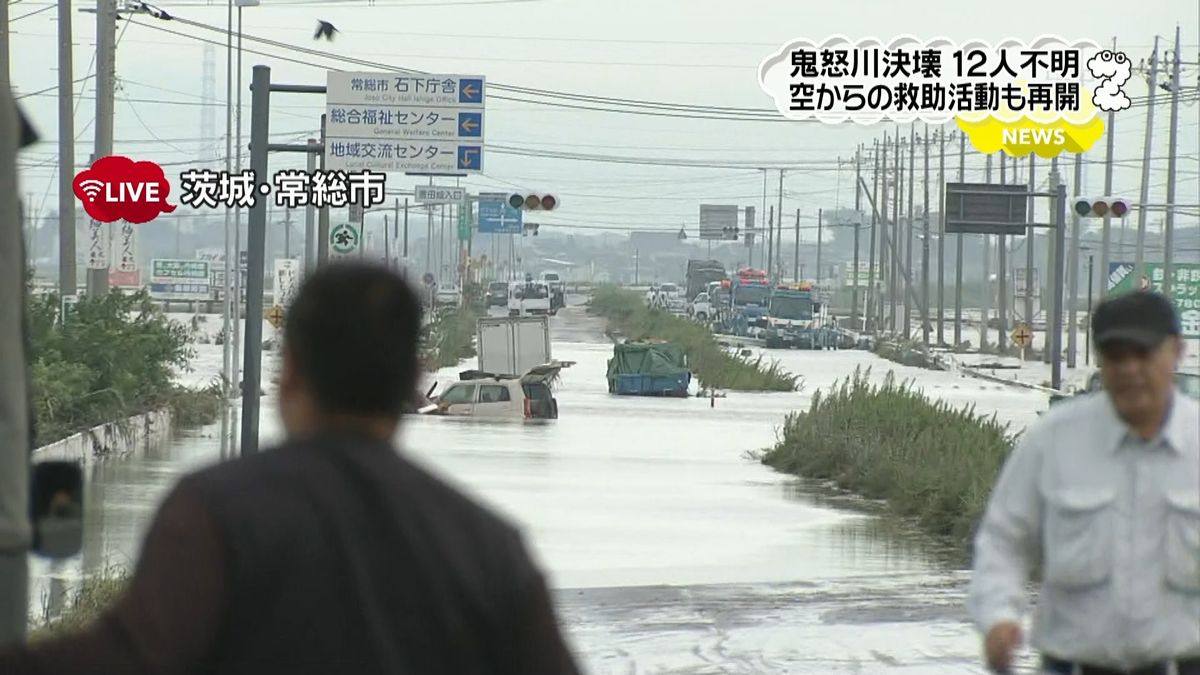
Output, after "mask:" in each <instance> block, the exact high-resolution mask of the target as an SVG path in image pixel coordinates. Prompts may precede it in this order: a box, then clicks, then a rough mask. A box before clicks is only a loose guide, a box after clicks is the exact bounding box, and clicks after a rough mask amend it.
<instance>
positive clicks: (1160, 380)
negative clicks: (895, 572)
mask: <svg viewBox="0 0 1200 675" xmlns="http://www.w3.org/2000/svg"><path fill="white" fill-rule="evenodd" d="M1092 329H1093V333H1094V335H1095V340H1094V342H1095V344H1096V348H1097V351H1098V353H1099V358H1098V363H1099V366H1100V370H1101V373H1102V378H1103V383H1104V391H1101V392H1096V393H1092V394H1087V395H1083V396H1078V397H1075V398H1073V399H1071V400H1068V401H1064V402H1062V403H1061V404H1058V405H1056V406H1055V407H1054V408H1052V409H1051V410H1050V411H1048V412H1047V413H1046V414H1045V415H1044V416H1043V417H1042V418H1041V419H1039V420H1038V421H1037V422H1035V423H1034V424H1032V425H1031V426H1030V427H1029V428H1028V429H1027V430H1026V432H1025V433H1024V434H1023V436H1022V437H1021V439H1020V441H1019V442H1018V443H1017V447H1016V448H1015V449H1014V450H1013V452H1012V454H1011V455H1010V456H1009V458H1008V460H1007V462H1006V463H1005V466H1004V469H1003V471H1002V472H1001V474H1000V478H999V480H998V481H997V483H996V486H995V489H994V490H993V492H992V496H991V500H990V502H989V503H988V508H987V513H986V514H985V515H984V518H983V522H982V523H981V524H980V528H979V531H978V533H977V535H976V539H975V564H974V573H973V575H972V579H971V588H970V597H969V601H968V602H969V605H970V610H971V615H972V618H973V619H974V621H975V623H976V625H977V626H978V627H979V629H980V631H981V632H983V633H984V635H985V638H984V652H985V657H986V661H987V665H988V667H989V668H991V669H992V670H993V671H994V672H999V673H1005V672H1009V669H1010V668H1011V667H1012V661H1013V654H1014V652H1015V651H1016V649H1017V648H1018V647H1019V646H1020V644H1021V641H1022V631H1021V623H1020V622H1021V619H1022V615H1023V614H1024V611H1025V609H1026V605H1027V594H1026V588H1025V585H1026V583H1027V581H1028V579H1029V574H1030V572H1031V570H1032V569H1035V568H1036V569H1038V570H1040V577H1041V579H1042V585H1041V592H1040V595H1039V599H1038V603H1037V609H1036V611H1035V614H1034V620H1033V632H1032V644H1033V647H1034V648H1035V649H1037V650H1038V652H1040V654H1041V657H1042V659H1041V668H1042V672H1043V673H1047V674H1054V675H1126V674H1136V675H1200V405H1198V404H1197V402H1196V401H1194V400H1192V399H1189V398H1187V397H1186V396H1184V395H1183V394H1182V393H1180V392H1178V391H1177V389H1176V387H1175V384H1174V374H1175V370H1176V368H1177V367H1178V364H1179V360H1180V358H1181V356H1182V354H1183V342H1182V340H1181V339H1180V323H1179V317H1178V315H1177V314H1176V312H1175V310H1174V307H1173V306H1172V305H1171V303H1170V302H1169V301H1168V300H1167V299H1166V298H1165V297H1163V296H1161V295H1158V294H1156V293H1150V292H1135V293H1131V294H1128V295H1123V296H1119V297H1114V298H1111V299H1108V300H1106V301H1104V302H1103V303H1101V304H1100V305H1099V306H1098V307H1097V308H1096V311H1095V313H1094V314H1093V319H1092Z"/></svg>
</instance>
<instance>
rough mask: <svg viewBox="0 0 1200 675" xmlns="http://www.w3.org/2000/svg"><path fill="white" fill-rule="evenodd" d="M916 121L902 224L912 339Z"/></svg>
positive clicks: (907, 319) (906, 302) (907, 317)
mask: <svg viewBox="0 0 1200 675" xmlns="http://www.w3.org/2000/svg"><path fill="white" fill-rule="evenodd" d="M916 170H917V123H916V122H913V123H912V125H911V126H909V131H908V222H907V223H905V224H904V339H905V340H911V339H912V310H913V308H912V305H911V300H910V298H911V297H912V296H913V295H914V294H915V293H916V291H917V289H916V287H915V286H914V285H913V282H912V270H913V225H914V222H913V221H914V220H915V219H916V217H915V213H914V209H913V205H914V203H915V200H914V199H913V194H914V189H915V188H916V186H917V172H916Z"/></svg>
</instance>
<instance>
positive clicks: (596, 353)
mask: <svg viewBox="0 0 1200 675" xmlns="http://www.w3.org/2000/svg"><path fill="white" fill-rule="evenodd" d="M554 322H556V323H555V324H554V325H555V326H556V328H555V329H554V335H555V338H556V342H555V344H554V356H555V358H559V359H565V360H572V361H575V362H576V365H575V366H574V367H572V368H569V369H567V370H565V371H563V374H562V381H561V385H560V388H559V390H558V392H557V394H556V396H557V398H558V400H559V409H560V415H561V416H560V419H558V420H555V421H553V422H550V423H540V424H527V423H521V422H513V423H509V422H504V423H496V422H485V421H482V420H468V419H450V418H440V417H430V416H416V417H411V418H408V419H406V420H405V423H404V425H403V427H402V430H401V433H400V436H399V438H398V441H399V442H400V445H401V447H402V448H403V451H404V452H405V453H406V454H408V455H409V456H411V457H412V458H413V459H414V460H415V461H417V462H419V463H421V464H422V465H424V466H427V467H429V468H430V469H431V470H433V471H435V472H437V473H439V474H441V475H443V476H445V477H446V478H447V479H448V480H450V481H451V482H452V483H454V484H456V485H459V486H461V487H462V488H463V489H464V490H466V491H467V492H469V493H470V494H472V495H474V496H475V497H476V498H478V499H480V500H481V501H483V502H485V503H487V504H489V505H491V506H493V507H495V508H496V509H498V510H499V511H500V512H502V513H503V514H505V515H506V516H507V517H509V518H510V519H511V520H513V521H514V522H515V523H516V524H518V525H519V526H520V527H521V528H522V529H523V530H524V531H525V533H526V535H527V538H528V540H529V542H530V544H531V546H532V548H533V549H534V552H535V555H536V556H537V557H538V558H539V559H540V560H541V562H542V563H543V564H544V565H545V566H546V568H547V570H548V576H549V578H550V581H551V583H552V584H554V585H555V586H556V587H558V588H598V587H605V586H641V585H655V584H671V585H683V584H725V583H784V582H787V583H794V582H797V581H805V580H813V579H821V580H832V579H837V578H846V577H856V576H864V575H889V574H933V575H937V574H943V573H945V572H946V569H947V568H946V565H945V563H944V556H943V555H942V554H943V551H942V547H941V545H940V544H938V543H936V542H931V541H930V540H929V539H928V538H926V537H924V536H922V535H921V534H920V533H919V532H917V531H916V530H915V529H913V528H912V526H911V524H910V523H906V522H903V521H898V520H897V519H893V518H879V517H876V516H877V515H878V508H877V507H876V506H874V505H872V504H871V503H869V502H864V501H863V500H858V499H853V498H850V497H847V496H845V495H841V494H838V493H837V492H836V491H833V490H830V489H828V488H825V487H822V486H821V485H820V484H819V483H814V482H811V481H804V480H797V479H795V478H794V477H790V476H785V475H781V474H777V473H774V472H773V471H772V470H771V469H769V468H767V467H764V466H762V465H761V464H759V463H758V462H757V461H755V460H754V459H752V458H748V457H746V453H747V451H752V450H759V449H761V448H764V447H767V446H768V445H770V444H771V443H773V442H774V441H775V439H776V431H777V429H778V427H779V425H780V424H781V423H782V421H783V418H784V416H785V415H786V414H787V413H788V412H790V411H793V410H797V409H806V408H807V407H808V405H809V403H810V401H811V397H812V395H813V393H814V392H815V391H817V390H818V389H822V388H826V387H828V386H830V385H831V384H832V383H833V382H834V381H835V380H839V379H844V378H845V377H847V376H848V375H850V374H851V373H853V372H854V369H855V368H856V367H859V366H864V365H870V364H875V370H874V371H873V372H872V374H871V379H872V380H882V378H883V376H884V375H885V374H886V372H887V370H889V369H893V368H894V369H896V370H899V371H901V375H902V376H904V377H921V378H923V379H922V380H921V381H922V386H923V387H924V388H925V389H926V391H927V393H929V394H930V395H931V396H946V397H947V398H951V399H953V400H955V401H958V402H963V403H967V402H973V403H975V404H977V405H978V406H979V409H980V410H989V411H991V410H996V411H998V412H999V414H1000V416H1001V418H1002V419H1006V420H1010V421H1014V422H1016V423H1018V424H1019V423H1020V421H1021V420H1023V419H1024V418H1026V417H1027V416H1029V415H1031V414H1032V415H1034V416H1036V409H1037V407H1038V405H1041V406H1042V407H1044V405H1045V403H1044V397H1042V396H1041V395H1039V394H1036V392H1023V391H1009V390H1005V391H994V390H984V389H980V388H978V387H974V385H970V384H964V383H966V382H967V381H965V380H963V379H962V378H959V377H957V376H954V375H952V374H949V373H929V372H928V371H913V370H912V369H903V368H900V367H895V366H893V365H892V364H887V363H884V362H881V361H879V360H878V359H876V358H875V357H874V356H872V355H869V354H866V353H863V352H782V353H773V354H772V356H777V357H779V358H780V359H781V360H783V361H784V362H785V365H786V366H787V367H788V368H789V369H790V370H792V371H793V372H796V373H798V374H800V375H801V376H803V377H804V378H805V381H806V387H805V390H804V391H803V392H797V393H771V394H739V393H736V392H731V393H729V395H728V397H727V398H723V399H718V400H717V401H716V402H715V407H710V402H709V401H708V400H707V399H704V400H701V399H694V398H693V399H665V398H650V399H646V398H638V397H618V396H613V395H610V394H609V393H608V391H607V383H606V380H605V371H606V362H607V359H608V358H609V357H611V354H612V348H611V345H610V344H608V343H607V342H605V341H604V340H603V338H602V337H600V331H599V324H598V323H597V322H595V321H594V320H590V319H587V318H586V317H583V316H581V315H580V314H579V312H578V310H576V311H575V312H574V313H572V312H570V311H564V312H563V313H561V314H560V316H559V317H557V318H555V319H554ZM563 336H570V337H571V338H579V339H578V341H574V342H562V341H558V340H561V338H562V337H563ZM581 336H588V339H586V340H584V339H582V337H581ZM214 353H215V354H217V355H218V356H219V351H218V352H214ZM275 361H276V360H275V359H274V358H271V359H267V360H265V361H264V367H265V369H266V372H264V377H263V381H264V382H270V381H271V371H272V370H273V369H274V368H276V367H277V365H276V364H275ZM213 363H214V364H217V365H216V367H218V368H219V363H220V359H219V358H215V359H213ZM472 365H473V364H472ZM458 370H459V369H458V368H449V369H444V370H442V371H440V372H439V373H437V374H436V378H437V379H438V380H440V381H441V383H442V384H443V385H444V384H445V383H446V382H448V381H450V380H454V379H457V372H458ZM427 386H428V385H426V387H427ZM273 396H274V392H273V388H270V387H268V390H267V396H266V397H265V398H264V400H263V403H262V420H261V423H260V430H261V439H262V441H261V443H260V444H261V445H262V446H263V447H267V446H269V445H270V444H271V443H272V442H274V441H275V440H277V439H278V438H279V437H280V436H281V431H280V429H279V424H278V420H277V419H276V418H277V413H276V405H275V401H274V398H273ZM238 410H239V409H238V408H237V407H236V406H235V407H234V408H233V409H232V410H230V411H229V413H228V414H227V415H226V416H223V418H222V419H221V420H220V421H218V422H217V423H215V424H213V425H211V426H209V427H205V428H203V429H199V430H196V431H192V432H188V433H185V434H182V435H180V436H178V437H177V438H175V439H173V440H172V441H170V442H169V443H165V444H162V445H161V446H159V447H155V448H150V449H149V450H147V451H146V452H145V454H144V455H143V456H141V457H137V458H134V459H130V460H125V461H106V462H99V463H97V464H95V465H94V466H92V467H91V468H90V469H89V482H88V489H87V492H86V496H85V504H86V508H87V512H86V516H85V538H84V550H83V553H82V555H81V556H79V557H77V558H75V559H72V560H69V561H66V562H63V563H58V564H54V565H51V564H49V563H46V562H44V561H37V562H35V563H34V564H33V566H32V570H31V571H32V577H33V579H32V583H33V586H34V593H33V594H31V595H32V597H33V599H34V601H33V602H32V603H31V609H34V610H36V609H37V608H39V607H40V603H41V601H42V600H41V598H42V597H46V598H48V599H50V600H48V602H51V603H59V604H61V596H62V592H61V591H62V589H63V588H66V587H68V586H69V585H70V584H72V583H74V582H76V581H77V580H78V579H79V578H80V576H81V575H82V574H84V573H95V572H97V571H101V570H103V569H104V568H105V567H107V566H110V565H113V564H121V565H126V566H130V565H131V564H132V562H133V561H134V560H136V556H137V553H138V550H139V548H140V542H141V538H142V536H143V533H144V530H145V527H146V526H147V524H148V522H149V520H150V519H151V518H152V516H153V514H154V511H155V509H156V507H157V505H158V503H159V502H160V500H161V499H162V497H163V495H164V494H165V492H166V490H167V489H169V487H170V486H171V485H172V484H173V483H174V481H175V480H176V479H177V478H178V477H179V476H180V475H181V474H183V473H185V472H187V471H190V470H192V469H195V468H198V467H199V466H203V465H204V464H207V463H211V462H216V461H220V460H222V459H227V458H231V457H235V456H237V442H236V441H237V438H238V434H239V420H238ZM1031 411H1032V412H1031ZM51 606H52V607H57V606H59V605H58V604H52V605H51Z"/></svg>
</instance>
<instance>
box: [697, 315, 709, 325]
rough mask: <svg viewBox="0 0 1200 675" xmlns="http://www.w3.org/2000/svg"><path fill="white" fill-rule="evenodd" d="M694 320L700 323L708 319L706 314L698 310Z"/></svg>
mask: <svg viewBox="0 0 1200 675" xmlns="http://www.w3.org/2000/svg"><path fill="white" fill-rule="evenodd" d="M696 320H697V321H699V322H701V323H704V322H705V321H708V315H707V314H705V313H704V312H700V313H699V314H697V315H696Z"/></svg>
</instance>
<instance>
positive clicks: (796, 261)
mask: <svg viewBox="0 0 1200 675" xmlns="http://www.w3.org/2000/svg"><path fill="white" fill-rule="evenodd" d="M819 213H820V212H818V214H819ZM817 222H818V223H820V222H821V218H820V215H818V216H817ZM820 251H821V240H820V238H819V235H818V239H817V252H818V256H819V255H820ZM792 277H793V278H794V279H795V280H796V281H800V209H796V250H795V251H793V252H792Z"/></svg>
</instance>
